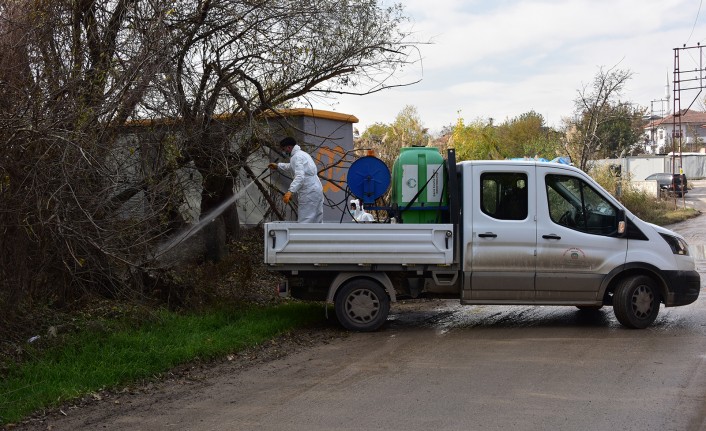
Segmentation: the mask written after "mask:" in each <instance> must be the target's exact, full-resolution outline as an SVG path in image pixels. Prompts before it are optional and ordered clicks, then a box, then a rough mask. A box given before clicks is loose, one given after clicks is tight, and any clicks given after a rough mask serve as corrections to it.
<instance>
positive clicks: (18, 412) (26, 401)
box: [0, 303, 323, 424]
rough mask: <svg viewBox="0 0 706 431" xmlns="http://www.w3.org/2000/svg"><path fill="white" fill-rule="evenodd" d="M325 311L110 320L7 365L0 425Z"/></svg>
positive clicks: (161, 314)
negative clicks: (136, 323)
mask: <svg viewBox="0 0 706 431" xmlns="http://www.w3.org/2000/svg"><path fill="white" fill-rule="evenodd" d="M322 318H323V315H322V312H321V308H320V305H313V304H306V303H288V304H283V305H279V306H275V307H270V308H251V309H247V310H232V309H230V310H219V311H210V312H201V313H199V314H179V313H175V312H170V311H166V310H159V311H157V312H156V313H155V319H154V321H150V322H147V323H145V324H144V325H142V326H141V327H140V328H138V329H135V328H134V327H133V324H132V322H124V321H120V322H117V321H111V320H108V321H106V322H104V323H103V324H102V325H100V329H92V330H91V329H89V330H84V331H81V332H77V333H75V334H71V335H69V336H67V337H66V338H65V339H64V340H63V342H62V344H61V345H57V346H55V347H49V348H46V350H44V351H43V352H41V354H40V352H39V351H31V352H30V353H33V354H35V355H36V356H35V357H34V359H30V360H28V361H25V362H24V363H22V364H17V365H15V366H12V367H10V368H9V369H8V370H6V372H5V376H4V378H3V379H2V380H1V381H0V424H8V423H11V422H15V421H18V420H20V419H22V418H23V417H24V416H25V415H27V414H29V413H31V412H33V411H36V410H38V409H41V408H45V407H52V406H57V405H60V404H61V403H63V402H66V401H67V400H70V399H73V398H77V397H80V396H82V395H85V394H89V393H92V392H95V391H98V390H100V389H103V388H111V387H115V386H117V385H123V384H129V383H134V382H138V381H140V380H143V379H149V378H152V377H154V376H158V375H160V373H163V372H164V371H166V370H169V369H170V368H173V367H175V366H177V365H179V364H183V363H186V362H189V361H193V360H195V359H197V360H206V361H208V360H212V359H215V358H218V357H222V356H225V355H226V354H228V353H233V352H237V351H239V350H242V349H243V348H245V347H249V346H253V345H258V344H260V343H262V342H264V341H266V340H269V339H271V338H273V337H275V336H277V335H279V334H282V333H284V332H287V331H290V330H292V329H293V328H296V327H301V326H304V325H307V324H311V323H313V322H315V321H317V320H321V319H322Z"/></svg>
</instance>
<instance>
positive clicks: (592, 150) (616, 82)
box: [564, 68, 632, 170]
mask: <svg viewBox="0 0 706 431" xmlns="http://www.w3.org/2000/svg"><path fill="white" fill-rule="evenodd" d="M631 77H632V72H630V71H627V70H620V69H609V70H604V69H603V68H601V69H600V70H599V71H598V73H597V74H596V76H595V77H594V78H593V83H592V84H591V85H590V86H588V85H586V86H584V87H583V88H582V89H581V90H579V91H578V97H577V98H576V100H575V101H574V103H575V110H574V117H573V118H571V119H567V120H565V136H566V138H565V141H564V149H565V151H566V152H567V153H568V154H569V155H570V156H571V159H572V160H573V161H574V163H576V164H577V166H578V167H579V168H581V169H583V170H587V169H588V168H589V162H590V161H591V160H593V158H594V157H595V155H596V153H597V152H598V151H599V150H600V149H601V147H602V146H603V145H605V144H606V143H605V142H603V139H602V136H601V133H600V130H601V127H603V126H604V125H605V124H606V123H607V122H609V121H611V120H612V119H613V115H614V114H615V112H616V111H615V110H614V109H612V108H613V106H614V105H616V104H619V101H618V98H619V97H620V95H621V93H622V90H623V88H624V86H625V83H626V82H627V81H628V80H629V79H630V78H631Z"/></svg>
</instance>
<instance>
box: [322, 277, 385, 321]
mask: <svg viewBox="0 0 706 431" xmlns="http://www.w3.org/2000/svg"><path fill="white" fill-rule="evenodd" d="M335 306H336V317H337V318H338V321H339V322H340V323H341V325H342V326H343V327H344V328H346V329H348V330H350V331H359V332H370V331H375V330H377V329H379V328H380V327H381V326H382V325H383V323H385V321H386V320H387V315H388V313H389V312H390V298H389V297H388V296H387V292H385V290H384V289H383V288H382V286H380V285H379V284H378V283H376V282H375V281H372V280H366V279H356V280H352V281H350V282H348V283H346V284H345V285H343V287H341V289H340V290H339V291H338V293H337V294H336V301H335Z"/></svg>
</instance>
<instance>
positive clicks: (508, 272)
mask: <svg viewBox="0 0 706 431" xmlns="http://www.w3.org/2000/svg"><path fill="white" fill-rule="evenodd" d="M534 170H535V168H534V165H522V164H520V163H518V164H517V166H510V167H508V166H507V165H504V166H500V165H498V166H493V165H474V166H473V174H472V183H471V184H465V183H464V188H466V189H467V190H468V187H470V188H471V189H472V202H473V204H472V207H473V208H472V210H471V211H472V220H473V224H472V232H471V235H472V238H471V242H472V244H471V257H470V260H471V262H470V263H471V265H470V267H471V271H472V272H471V274H470V275H471V276H470V286H469V285H468V281H467V282H466V285H465V290H466V291H465V292H464V295H463V297H464V299H471V300H476V301H477V300H481V301H482V300H490V301H505V300H506V301H508V302H516V301H522V302H531V301H532V300H533V299H534V272H535V256H534V252H535V245H536V241H537V228H536V223H535V214H536V198H535V193H536V192H535V188H534V187H533V184H534V176H535V175H534ZM464 209H465V210H468V208H464ZM466 280H468V274H466ZM468 290H470V295H469V292H468ZM469 296H470V297H469Z"/></svg>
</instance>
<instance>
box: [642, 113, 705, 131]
mask: <svg viewBox="0 0 706 431" xmlns="http://www.w3.org/2000/svg"><path fill="white" fill-rule="evenodd" d="M680 112H681V123H682V124H691V125H693V124H698V125H700V126H703V125H706V112H701V111H694V110H692V109H682V110H681V111H680ZM678 121H679V118H678V117H677V118H676V122H678ZM673 123H675V116H674V115H668V116H666V117H664V118H662V119H659V120H654V121H651V122H650V123H648V124H647V126H645V129H651V128H652V127H657V126H661V125H663V124H664V125H669V124H673Z"/></svg>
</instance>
